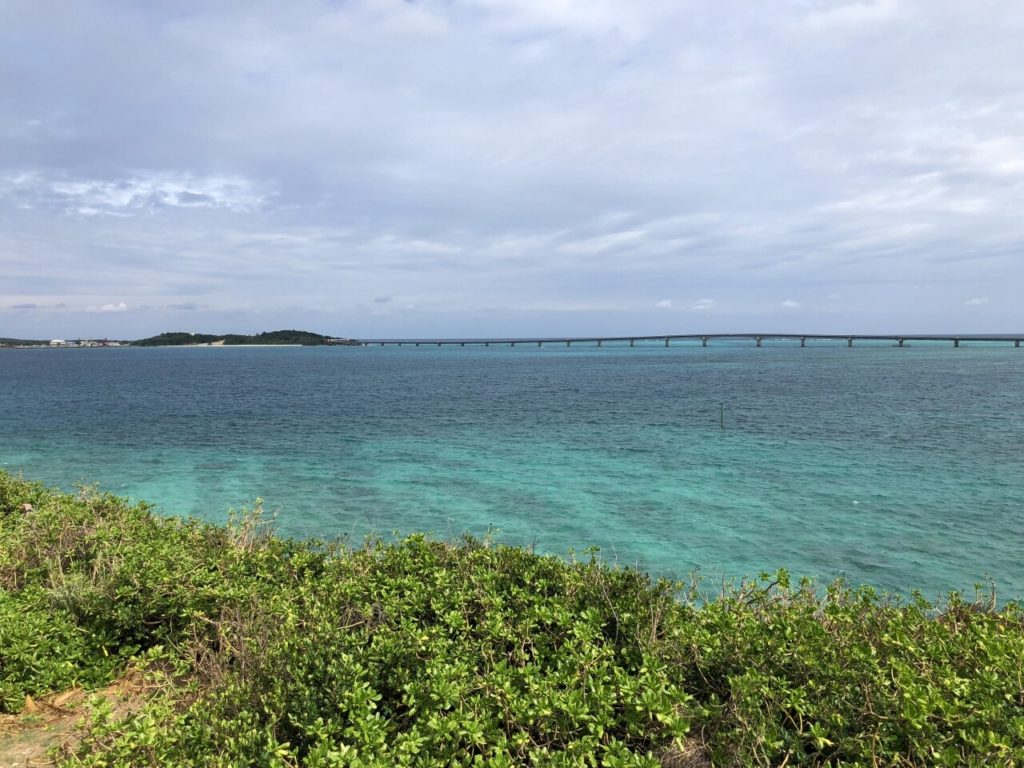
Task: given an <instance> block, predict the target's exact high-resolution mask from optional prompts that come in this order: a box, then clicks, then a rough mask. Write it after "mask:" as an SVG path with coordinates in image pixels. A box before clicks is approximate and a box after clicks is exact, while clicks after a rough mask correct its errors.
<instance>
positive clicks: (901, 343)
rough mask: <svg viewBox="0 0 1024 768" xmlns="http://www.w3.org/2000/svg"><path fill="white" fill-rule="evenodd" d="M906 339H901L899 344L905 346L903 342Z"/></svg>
mask: <svg viewBox="0 0 1024 768" xmlns="http://www.w3.org/2000/svg"><path fill="white" fill-rule="evenodd" d="M904 341H905V339H899V345H900V346H901V347H902V346H903V342H904Z"/></svg>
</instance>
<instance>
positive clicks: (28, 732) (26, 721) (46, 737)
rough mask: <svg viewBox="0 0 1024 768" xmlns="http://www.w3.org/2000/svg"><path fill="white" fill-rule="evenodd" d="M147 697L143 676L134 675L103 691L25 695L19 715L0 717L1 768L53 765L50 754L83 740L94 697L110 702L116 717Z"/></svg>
mask: <svg viewBox="0 0 1024 768" xmlns="http://www.w3.org/2000/svg"><path fill="white" fill-rule="evenodd" d="M145 694H146V686H145V684H144V682H143V680H142V676H141V675H139V674H138V673H132V674H129V675H126V676H125V677H123V678H121V679H120V680H118V681H117V682H115V683H114V684H113V685H109V686H107V687H106V688H104V689H102V690H100V691H93V692H86V691H84V690H82V689H81V688H72V689H71V690H70V691H64V692H63V693H58V694H53V695H50V696H45V697H42V698H39V699H33V698H32V697H30V696H26V697H25V708H24V710H23V711H22V713H21V714H20V715H4V714H0V768H38V767H39V766H52V765H54V764H55V763H54V759H53V758H52V757H51V756H50V755H51V753H53V752H54V750H55V749H56V748H58V747H64V746H73V745H74V744H76V743H77V742H78V741H79V739H80V738H81V737H80V728H79V725H81V724H82V723H83V721H85V720H87V719H88V717H89V714H90V711H91V707H90V700H91V699H92V697H93V696H94V695H99V696H101V697H103V698H104V699H106V700H107V701H108V702H109V703H110V705H111V706H112V707H113V713H114V716H115V717H124V716H125V715H128V714H130V713H132V712H134V711H136V710H137V709H139V707H141V706H142V704H143V703H144V702H145Z"/></svg>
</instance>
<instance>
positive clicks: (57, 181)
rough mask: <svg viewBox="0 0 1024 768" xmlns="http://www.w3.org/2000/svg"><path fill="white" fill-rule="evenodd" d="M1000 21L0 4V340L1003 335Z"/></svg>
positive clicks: (898, 6)
mask: <svg viewBox="0 0 1024 768" xmlns="http://www.w3.org/2000/svg"><path fill="white" fill-rule="evenodd" d="M1022 41H1024V3H1022V2H1020V0H874V1H872V0H863V1H862V2H852V1H846V0H790V1H789V2H784V1H782V0H780V1H779V2H751V1H750V0H714V1H713V2H712V1H711V0H696V1H693V2H687V0H664V1H663V0H629V1H627V0H621V1H620V2H614V1H612V0H579V1H577V0H423V1H422V2H399V1H397V0H352V1H351V2H341V1H338V2H328V1H327V0H322V1H318V0H289V1H288V2H280V3H273V2H254V1H253V0H244V1H241V2H222V1H219V2H208V1H207V0H203V1H202V2H186V1H176V2H142V1H140V2H113V1H105V0H91V1H90V2H81V3H73V2H65V1H63V0H62V1H61V2H56V1H54V2H49V1H48V0H0V336H17V337H29V338H37V337H39V338H48V337H53V336H62V337H69V338H74V337H78V336H109V337H111V338H135V337H139V336H145V335H149V334H152V333H158V332H161V331H169V330H189V331H208V332H224V331H239V332H257V331H262V330H272V329H276V328H292V327H294V328H303V329H308V330H314V331H319V332H322V333H328V334H332V335H345V336H355V337H369V336H415V335H424V336H466V335H474V336H483V335H512V334H518V333H522V334H534V333H538V334H551V335H555V334H562V333H565V334H575V333H661V332H665V333H691V332H702V331H708V332H714V331H745V330H757V331H761V330H765V331H773V330H775V331H796V332H799V331H809V332H815V331H819V332H826V331H840V332H841V331H850V332H892V331H900V332H907V333H911V332H936V333H939V332H964V333H968V332H1004V331H1005V332H1016V331H1021V330H1024V43H1022Z"/></svg>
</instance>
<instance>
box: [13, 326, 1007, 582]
mask: <svg viewBox="0 0 1024 768" xmlns="http://www.w3.org/2000/svg"><path fill="white" fill-rule="evenodd" d="M1022 383H1024V350H1020V349H1014V348H1013V347H1012V345H998V344H993V345H981V344H976V345H967V346H965V347H962V348H961V349H958V350H954V349H952V347H951V345H948V344H940V343H934V344H930V343H923V344H917V345H914V346H911V347H907V348H905V349H897V348H894V347H891V346H888V345H885V344H876V345H869V344H864V345H860V346H855V347H854V348H852V349H847V348H846V347H845V345H842V346H840V345H838V344H836V343H825V342H820V343H817V344H812V345H809V347H808V348H807V349H800V348H799V347H798V346H797V345H796V344H784V343H781V342H778V343H775V344H769V345H768V346H766V347H764V348H762V349H757V348H755V347H754V346H753V345H752V344H750V343H749V342H736V343H729V342H719V343H716V344H713V345H712V346H711V347H709V348H707V349H703V348H701V347H700V346H699V345H693V346H686V345H679V346H674V347H672V348H670V349H665V348H664V347H662V346H660V345H651V346H649V347H636V348H633V349H630V348H628V347H625V346H623V347H610V346H605V347H603V348H600V349H598V348H596V347H586V346H582V345H580V346H575V347H573V348H571V349H566V348H564V347H555V346H547V347H544V348H541V349H537V348H524V347H516V348H508V347H491V348H474V347H466V348H460V347H453V348H440V349H438V348H433V347H432V348H425V347H424V348H415V347H401V348H393V347H391V348H373V347H371V348H262V349H261V348H187V349H182V348H178V349H86V350H39V351H31V350H5V351H2V352H0V406H2V413H3V423H2V427H0V466H2V467H3V468H5V469H7V470H8V471H13V472H23V473H24V474H25V475H26V476H27V477H31V478H33V479H38V480H42V481H44V482H46V483H48V484H56V485H60V486H63V487H71V486H73V485H74V484H75V483H76V482H79V481H82V480H85V481H88V482H90V483H92V482H95V483H99V484H100V485H101V486H102V487H104V488H105V489H107V490H110V491H113V492H115V493H118V494H122V495H127V496H130V497H133V498H136V499H145V500H147V501H150V502H152V503H154V504H155V505H157V507H158V508H159V509H161V510H162V511H164V512H166V513H168V514H175V515H196V516H200V517H203V518H206V519H211V520H224V519H225V516H226V513H227V510H228V509H229V508H239V507H241V506H243V505H245V504H251V503H252V501H253V500H254V499H255V498H257V497H261V498H262V499H264V504H265V508H266V509H269V510H272V511H274V512H276V513H277V521H278V526H279V528H280V529H281V530H282V532H283V533H286V534H291V535H299V536H307V535H316V536H324V537H329V538H333V537H336V536H346V537H350V538H351V539H353V540H354V541H359V540H361V539H362V537H364V536H365V535H367V534H381V535H384V536H386V537H390V536H391V535H392V532H398V533H399V534H402V533H408V532H411V531H429V532H432V533H434V534H435V535H437V536H439V537H442V538H450V537H458V536H460V535H461V534H462V533H464V532H468V533H472V534H475V535H484V534H486V533H487V532H488V531H489V530H493V531H495V536H496V538H498V539H499V540H502V541H507V542H510V543H515V544H522V545H529V546H534V547H536V549H537V550H538V551H542V552H554V553H559V554H566V553H567V552H568V551H569V549H570V548H574V549H575V550H576V551H577V552H582V550H584V549H585V548H586V547H588V546H592V545H596V546H598V547H600V550H601V556H602V558H603V559H605V560H606V561H609V562H617V563H620V564H624V565H638V566H640V567H641V568H644V569H646V570H649V571H651V572H652V573H656V574H660V575H668V576H673V577H682V576H685V575H686V574H688V573H689V572H690V571H692V570H693V569H695V568H699V569H700V570H701V572H702V573H704V574H705V576H707V577H709V579H710V580H711V581H713V582H716V581H718V580H719V579H721V578H723V577H740V576H750V575H756V574H757V573H759V572H761V571H766V570H767V571H771V570H774V569H776V568H778V567H786V568H789V569H790V570H791V571H792V572H793V573H795V574H806V575H812V576H816V577H823V578H831V577H834V576H837V575H844V576H846V577H848V578H849V579H850V580H851V581H854V582H866V583H870V584H874V585H876V586H879V587H882V588H885V589H892V590H899V591H904V592H905V591H907V590H908V589H909V588H919V589H921V590H922V591H924V593H925V594H926V595H928V596H931V597H934V596H936V595H938V594H939V593H943V592H946V591H948V590H951V589H968V590H970V589H971V588H972V586H973V584H975V583H976V582H979V581H982V580H984V579H985V578H986V577H987V576H990V577H992V578H993V579H995V581H996V584H997V587H998V588H999V591H1000V594H1001V595H1002V596H1004V597H1024V567H1022V565H1021V563H1020V559H1019V551H1020V548H1021V544H1022V543H1024V404H1022V398H1021V391H1022V386H1021V385H1022ZM723 409H724V427H725V428H724V429H723V428H722V412H723Z"/></svg>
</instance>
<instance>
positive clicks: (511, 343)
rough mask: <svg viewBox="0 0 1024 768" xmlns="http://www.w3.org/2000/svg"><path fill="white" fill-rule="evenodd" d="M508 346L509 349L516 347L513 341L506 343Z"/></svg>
mask: <svg viewBox="0 0 1024 768" xmlns="http://www.w3.org/2000/svg"><path fill="white" fill-rule="evenodd" d="M508 345H509V346H510V347H514V346H515V345H516V343H515V342H514V341H510V342H509V343H508Z"/></svg>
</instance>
